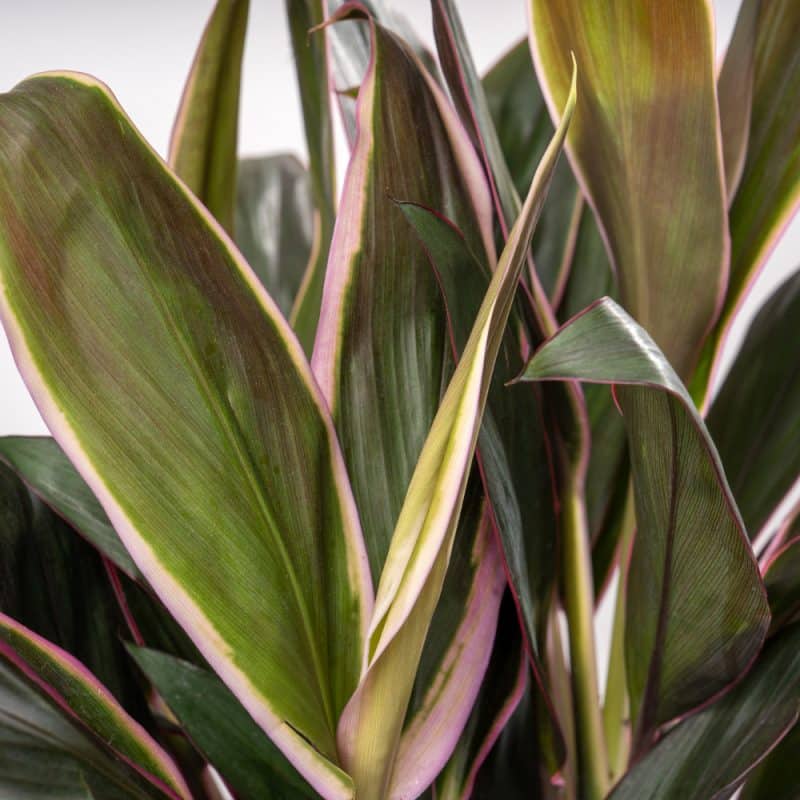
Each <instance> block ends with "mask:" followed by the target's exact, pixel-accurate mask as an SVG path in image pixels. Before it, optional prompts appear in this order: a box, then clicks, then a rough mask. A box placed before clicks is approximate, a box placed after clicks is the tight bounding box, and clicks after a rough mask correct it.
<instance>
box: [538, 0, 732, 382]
mask: <svg viewBox="0 0 800 800" xmlns="http://www.w3.org/2000/svg"><path fill="white" fill-rule="evenodd" d="M529 8H530V17H531V30H530V38H531V48H532V51H533V56H534V63H535V65H536V70H537V73H538V76H539V82H540V85H541V86H542V89H543V91H544V94H545V98H546V99H547V102H548V105H549V107H550V113H551V115H552V116H553V117H554V119H557V118H558V113H559V108H560V105H561V104H562V103H563V101H564V98H565V97H566V94H567V91H568V87H569V76H570V69H571V67H570V52H571V51H572V52H574V54H575V58H576V60H577V63H578V70H579V73H580V75H581V76H582V79H583V84H582V90H581V94H580V99H579V102H578V107H577V109H576V112H575V124H574V125H572V126H571V127H570V132H569V136H568V137H567V153H568V154H569V156H570V161H571V163H572V166H573V169H574V171H575V174H576V176H577V177H578V179H579V181H580V182H581V184H582V185H583V188H584V191H585V193H586V196H587V198H588V200H589V202H590V203H591V204H592V206H593V208H594V210H595V212H596V216H597V219H598V222H599V223H600V226H601V228H602V230H603V232H604V236H605V239H606V242H607V245H608V249H609V253H610V255H611V258H612V261H613V263H614V265H615V267H616V270H617V274H618V279H619V288H620V295H621V298H622V303H623V305H624V306H625V308H626V309H627V310H628V311H629V312H630V313H631V314H632V315H633V316H634V317H635V318H636V320H637V321H638V322H639V323H640V324H641V325H642V326H643V327H644V328H645V329H646V330H647V331H648V332H649V333H650V335H651V336H652V337H653V338H654V339H655V341H656V343H657V344H658V345H659V347H660V348H661V349H662V350H663V351H664V353H665V354H666V356H667V358H668V360H669V361H670V363H671V364H672V365H673V366H674V367H675V369H676V371H677V372H678V374H679V375H681V376H682V377H683V378H687V377H688V376H689V374H690V373H691V370H692V368H693V367H694V365H695V363H696V361H697V358H698V355H699V352H700V348H701V346H702V343H703V341H704V339H705V337H706V335H707V334H708V332H709V330H710V328H711V326H712V324H713V323H714V321H715V320H716V317H717V314H718V312H719V308H720V305H721V302H722V297H723V294H724V291H725V287H726V285H727V276H728V254H729V237H728V228H727V218H726V209H727V203H726V196H725V187H724V175H723V167H722V147H721V140H720V125H719V116H718V109H717V93H716V79H715V78H716V76H715V68H714V31H713V22H712V16H711V8H710V3H709V2H708V0H675V1H674V2H669V3H646V4H642V3H637V2H632V0H622V1H621V2H613V3H586V2H583V0H563V1H562V2H558V3H553V2H551V1H550V0H530V2H529Z"/></svg>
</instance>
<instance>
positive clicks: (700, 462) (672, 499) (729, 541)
mask: <svg viewBox="0 0 800 800" xmlns="http://www.w3.org/2000/svg"><path fill="white" fill-rule="evenodd" d="M523 376H524V377H525V378H526V379H529V380H553V379H556V380H576V379H577V380H582V381H587V382H590V383H614V384H617V386H616V387H615V392H616V396H617V398H618V401H619V405H620V408H621V410H622V414H623V417H624V419H625V424H626V428H627V432H628V447H629V451H630V457H631V464H632V470H633V485H634V498H635V505H636V520H637V534H636V538H635V541H634V546H633V553H632V557H631V564H630V571H629V575H628V597H627V613H626V623H625V631H626V641H625V661H626V669H627V677H628V689H629V693H630V702H631V710H632V715H633V719H634V726H635V728H634V729H635V730H636V732H637V740H638V744H639V746H640V747H647V745H648V744H649V742H650V737H652V735H653V732H654V730H655V728H657V727H658V726H659V725H661V724H662V723H665V722H667V721H669V720H671V719H673V718H674V717H676V716H678V715H680V714H683V713H686V712H688V711H690V710H692V709H693V708H695V707H696V706H698V705H699V704H701V703H703V702H705V701H707V700H708V699H709V698H711V697H713V696H714V695H715V694H717V693H718V692H721V691H722V690H724V689H725V688H726V687H727V686H729V684H730V683H731V682H733V681H735V680H737V679H738V678H739V677H741V675H742V674H743V672H744V671H745V670H746V669H747V667H748V666H749V665H750V663H751V662H752V660H753V659H754V658H755V656H756V654H757V653H758V651H759V649H760V648H761V644H762V642H763V641H764V637H765V635H766V632H767V627H768V625H769V609H768V607H767V601H766V595H765V592H764V586H763V584H762V582H761V578H760V575H759V571H758V566H757V564H756V562H755V559H754V557H753V554H752V551H751V549H750V545H749V543H748V541H747V537H746V534H745V532H744V526H743V525H742V521H741V517H740V516H739V512H738V510H737V509H736V504H735V502H734V499H733V497H732V495H731V492H730V489H729V488H728V484H727V481H726V480H725V475H724V472H723V469H722V465H721V463H720V460H719V456H718V455H717V451H716V449H715V447H714V445H713V443H712V441H711V439H710V437H709V435H708V432H707V431H706V428H705V425H704V424H703V421H702V419H701V418H700V416H699V415H698V413H697V410H696V409H695V407H694V404H693V403H692V400H691V398H690V397H689V396H688V394H687V392H686V390H685V388H684V386H683V384H682V383H681V382H680V380H679V378H678V376H677V375H676V374H675V372H674V370H673V369H672V368H671V367H670V365H669V363H668V362H667V360H666V359H665V357H664V356H663V354H662V353H661V352H660V351H659V350H658V348H657V347H656V345H655V344H654V343H653V340H652V339H651V338H650V337H649V336H648V334H647V333H646V332H645V331H644V330H643V329H642V328H641V327H640V326H639V325H637V324H636V323H635V322H634V321H633V320H632V319H631V317H630V316H629V315H628V314H626V313H625V311H623V310H622V309H621V308H620V307H619V306H618V305H617V304H616V303H615V302H614V301H613V300H609V299H607V298H606V299H604V300H601V301H599V302H597V303H595V304H594V305H593V306H590V307H589V308H588V309H587V310H586V311H584V312H583V313H582V314H580V315H578V316H577V317H575V318H574V319H573V320H572V321H571V322H569V323H567V324H566V325H565V326H564V327H563V328H562V329H561V330H560V331H559V332H558V333H557V334H556V335H555V336H554V337H553V338H552V339H550V340H549V341H548V342H546V343H545V344H544V345H543V347H542V348H541V349H540V350H539V351H538V352H537V353H536V354H535V355H534V357H533V358H532V359H531V361H530V362H529V363H528V365H527V367H526V369H525V372H524V373H523Z"/></svg>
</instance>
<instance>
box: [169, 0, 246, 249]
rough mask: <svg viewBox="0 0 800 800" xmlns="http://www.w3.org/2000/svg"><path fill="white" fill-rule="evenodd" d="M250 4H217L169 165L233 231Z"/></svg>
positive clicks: (223, 0)
mask: <svg viewBox="0 0 800 800" xmlns="http://www.w3.org/2000/svg"><path fill="white" fill-rule="evenodd" d="M249 8H250V2H249V0H217V4H216V6H215V7H214V11H213V12H212V14H211V18H210V19H209V20H208V24H207V25H206V28H205V31H204V32H203V38H202V40H201V41H200V45H199V46H198V48H197V54H196V55H195V58H194V63H193V64H192V69H191V72H190V73H189V78H188V80H187V82H186V86H185V88H184V90H183V97H182V98H181V104H180V108H179V109H178V115H177V117H176V119H175V125H174V127H173V129H172V138H171V139H170V144H169V163H170V166H171V167H172V168H173V169H174V170H175V172H176V173H177V174H178V175H179V176H180V177H181V178H182V179H183V181H184V183H186V185H187V186H188V187H189V188H190V189H191V190H192V191H193V192H194V194H195V195H196V196H197V198H198V199H199V200H200V201H201V202H202V203H203V204H204V205H205V206H206V208H207V209H208V210H209V211H210V212H211V213H212V214H213V216H214V217H215V218H216V219H217V220H218V221H219V223H220V225H222V227H223V228H225V230H226V231H227V232H228V233H232V232H233V219H234V209H235V207H236V146H237V136H238V132H239V88H240V82H241V76H242V53H243V52H244V37H245V33H246V31H247V15H248V12H249Z"/></svg>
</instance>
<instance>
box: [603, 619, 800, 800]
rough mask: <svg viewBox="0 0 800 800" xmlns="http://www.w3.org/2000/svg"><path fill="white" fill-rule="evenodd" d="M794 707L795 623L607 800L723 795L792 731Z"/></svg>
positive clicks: (799, 665) (798, 659)
mask: <svg viewBox="0 0 800 800" xmlns="http://www.w3.org/2000/svg"><path fill="white" fill-rule="evenodd" d="M798 709H800V625H794V626H793V627H792V628H789V629H787V630H786V631H785V633H783V634H782V635H781V636H780V637H779V638H777V639H774V640H772V641H771V642H770V643H769V644H768V645H767V646H766V648H765V650H764V653H763V654H762V655H761V656H760V657H759V659H758V661H757V663H756V665H755V666H754V667H753V669H752V670H751V671H750V672H749V673H748V675H747V677H746V678H745V679H744V680H743V681H742V682H741V683H740V684H739V685H738V686H736V687H735V688H734V689H733V690H731V691H730V692H729V693H728V694H727V695H726V696H725V697H723V698H722V699H721V700H718V701H717V702H715V703H713V704H712V705H710V706H708V708H705V709H704V710H702V711H700V712H699V713H697V714H695V715H693V716H692V717H690V718H689V719H687V720H685V721H683V722H681V723H680V724H679V725H677V726H676V727H675V728H673V729H672V730H671V731H670V732H669V733H667V734H666V735H665V736H664V738H663V739H662V740H661V741H660V742H659V743H658V744H657V745H656V746H655V748H654V749H653V750H652V752H650V753H649V754H648V755H647V756H645V757H644V758H643V759H642V760H641V761H639V762H638V763H637V764H636V765H635V766H634V767H633V768H632V769H631V770H630V772H628V774H627V775H626V776H625V777H624V778H623V779H622V780H621V781H620V783H619V784H618V785H617V787H616V788H615V789H614V791H613V792H612V793H611V795H610V800H628V799H629V798H630V800H634V798H635V800H685V798H687V797H703V798H709V799H710V800H721V798H727V797H730V796H731V794H732V793H733V791H734V790H735V789H736V787H737V786H739V785H740V784H741V783H742V781H743V780H744V779H745V777H746V776H747V774H748V773H749V772H750V770H752V769H753V767H754V766H756V764H758V763H759V761H761V759H763V758H764V756H766V755H767V753H769V751H770V750H771V749H772V748H773V747H774V746H775V745H776V744H777V743H778V742H779V741H780V740H781V738H782V737H783V736H784V735H785V734H786V732H787V731H788V730H789V729H790V728H791V727H792V725H793V724H794V722H795V720H796V719H797V715H798ZM796 766H797V764H796V761H795V763H794V767H795V769H796ZM783 788H784V789H785V788H786V785H784V787H783ZM795 788H796V786H795ZM743 796H744V797H752V795H749V794H748V793H747V792H745V794H744V795H743ZM777 796H779V795H772V794H770V795H764V797H769V798H770V800H772V799H773V798H774V797H777ZM788 796H792V797H793V796H794V794H791V795H787V797H788Z"/></svg>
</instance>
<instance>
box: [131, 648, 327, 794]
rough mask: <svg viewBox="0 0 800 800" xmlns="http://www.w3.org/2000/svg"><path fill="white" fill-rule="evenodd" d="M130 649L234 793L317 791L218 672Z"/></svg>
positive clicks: (182, 724)
mask: <svg viewBox="0 0 800 800" xmlns="http://www.w3.org/2000/svg"><path fill="white" fill-rule="evenodd" d="M130 650H131V655H132V656H133V658H134V660H135V661H136V663H137V664H138V665H139V666H140V667H141V668H142V670H143V671H144V673H145V674H146V675H147V677H148V679H149V680H150V681H151V682H152V683H153V686H155V688H156V690H157V691H158V693H159V694H160V695H161V697H162V698H163V700H164V702H165V703H166V704H167V705H168V706H169V708H170V710H171V711H172V712H173V713H174V714H175V716H176V717H177V718H178V721H179V722H180V724H181V727H182V728H183V730H184V731H185V732H186V734H187V735H188V736H189V737H190V738H191V740H192V742H193V743H194V744H195V745H196V746H197V747H198V748H199V749H200V751H201V752H202V753H203V755H205V756H206V758H207V759H208V760H209V762H210V763H211V764H213V765H214V768H215V769H216V770H217V771H218V772H219V773H220V775H222V777H223V778H224V779H225V781H226V783H228V784H229V785H230V787H231V788H232V789H233V790H234V791H235V792H237V794H241V796H242V797H254V798H255V797H280V798H282V800H289V798H292V799H294V798H315V797H318V795H317V794H316V793H315V792H314V790H313V789H312V788H311V787H310V786H309V785H308V784H307V783H306V782H305V781H304V780H303V779H302V778H301V777H300V775H299V774H298V773H297V771H296V770H295V769H294V768H293V767H292V766H291V764H289V762H288V761H286V759H285V758H284V757H283V755H282V753H281V752H280V750H278V748H277V747H275V745H273V744H272V742H270V740H269V739H267V737H266V736H264V732H263V731H262V730H261V728H259V727H258V725H257V724H256V723H255V722H254V720H253V718H252V717H251V716H250V715H249V714H248V713H247V711H245V710H244V708H242V706H241V704H240V703H239V702H238V700H237V699H236V698H235V697H234V696H233V695H232V694H231V692H230V691H229V690H228V689H227V688H225V685H224V684H223V683H222V682H221V681H220V680H219V678H217V677H216V676H215V675H213V674H212V673H210V672H208V671H207V670H204V669H201V668H200V667H196V666H194V665H193V664H189V663H187V662H186V661H182V660H181V659H178V658H173V657H172V656H169V655H167V654H165V653H159V652H158V651H157V650H148V649H145V648H140V647H136V648H131V649H130Z"/></svg>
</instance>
